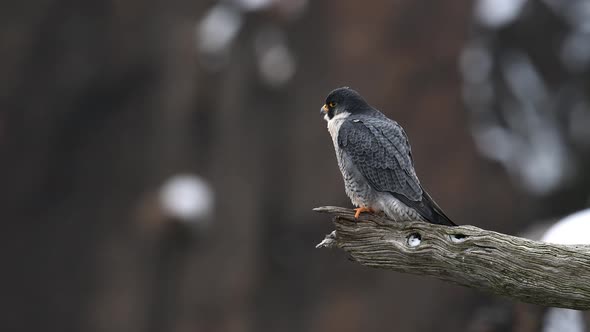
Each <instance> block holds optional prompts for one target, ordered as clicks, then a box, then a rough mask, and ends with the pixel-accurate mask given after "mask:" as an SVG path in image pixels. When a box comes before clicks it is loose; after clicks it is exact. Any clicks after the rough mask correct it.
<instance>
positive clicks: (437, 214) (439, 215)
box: [422, 188, 457, 226]
mask: <svg viewBox="0 0 590 332" xmlns="http://www.w3.org/2000/svg"><path fill="white" fill-rule="evenodd" d="M422 202H424V204H425V205H426V207H427V209H429V210H430V211H429V212H430V213H429V216H428V217H426V216H424V217H425V218H426V219H427V220H428V221H429V222H431V223H433V224H439V225H447V226H457V224H455V223H454V222H453V221H452V220H451V218H449V217H447V215H446V214H445V213H444V212H443V210H442V209H441V208H440V207H439V206H438V204H436V202H435V201H434V200H433V199H432V197H430V195H429V194H428V192H426V190H424V188H422Z"/></svg>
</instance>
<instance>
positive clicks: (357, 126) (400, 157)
mask: <svg viewBox="0 0 590 332" xmlns="http://www.w3.org/2000/svg"><path fill="white" fill-rule="evenodd" d="M321 114H322V115H323V116H324V119H325V120H326V121H327V122H328V131H329V132H330V135H331V136H332V141H333V142H334V149H336V157H337V159H338V166H339V167H340V171H341V172H342V176H343V177H344V185H345V188H346V194H347V195H348V197H350V200H351V201H352V203H353V204H354V205H355V206H357V207H358V208H357V209H355V210H356V214H355V218H358V217H359V215H360V214H361V212H381V211H382V212H384V213H385V215H386V216H387V217H389V218H390V219H392V220H395V221H410V220H422V221H426V222H430V223H433V224H440V225H448V226H456V225H455V223H453V222H452V221H451V220H450V219H449V217H447V216H446V215H445V214H444V212H443V211H442V210H441V209H440V207H438V205H437V204H436V203H435V202H434V200H433V199H432V198H431V197H430V195H429V194H428V193H427V192H426V190H424V188H423V187H422V185H420V181H419V180H418V177H417V176H416V171H415V170H414V161H413V160H412V152H411V150H410V144H409V142H408V138H407V136H406V133H405V132H404V130H403V129H402V127H401V126H400V125H399V124H397V122H395V121H393V120H391V119H389V118H387V117H386V116H385V115H383V113H381V112H379V111H378V110H377V109H375V108H373V107H371V106H370V105H369V104H367V102H366V101H365V100H364V99H363V97H361V95H360V94H359V93H358V92H356V91H354V90H353V89H350V88H348V87H344V88H339V89H336V90H334V91H332V92H330V94H329V95H328V97H327V98H326V102H325V104H324V106H322V109H321Z"/></svg>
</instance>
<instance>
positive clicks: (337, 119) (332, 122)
mask: <svg viewBox="0 0 590 332" xmlns="http://www.w3.org/2000/svg"><path fill="white" fill-rule="evenodd" d="M349 116H350V113H349V112H343V113H340V114H337V115H336V116H334V117H333V118H331V119H330V118H328V114H326V115H324V119H325V120H326V121H327V122H328V131H329V132H330V135H331V136H332V140H333V141H334V144H336V143H337V141H338V131H339V130H340V126H342V123H343V122H344V120H346V118H348V117H349Z"/></svg>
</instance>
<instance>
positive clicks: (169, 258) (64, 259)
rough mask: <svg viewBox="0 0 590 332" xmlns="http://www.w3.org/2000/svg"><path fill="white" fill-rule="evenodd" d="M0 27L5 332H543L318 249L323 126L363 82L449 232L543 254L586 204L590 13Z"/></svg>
mask: <svg viewBox="0 0 590 332" xmlns="http://www.w3.org/2000/svg"><path fill="white" fill-rule="evenodd" d="M0 18H1V20H0V22H1V23H0V25H1V26H2V29H0V42H1V47H0V73H1V76H0V105H1V107H0V152H1V158H2V159H1V161H2V162H1V163H0V184H1V185H0V202H1V203H0V204H1V209H0V218H1V220H2V222H3V223H2V225H3V227H2V231H1V232H0V234H2V237H3V240H2V254H1V256H0V257H2V259H1V260H0V262H1V264H2V272H1V274H0V285H1V286H0V287H1V288H0V290H1V291H0V295H1V299H2V300H1V301H0V303H2V307H1V309H2V310H1V312H2V314H1V320H0V329H1V330H2V331H126V332H133V331H179V332H188V331H205V332H217V331H219V332H226V331H227V332H242V331H244V332H247V331H286V332H289V331H312V332H314V331H340V332H355V331H482V332H483V331H521V332H526V331H540V330H543V329H544V324H545V323H544V319H543V315H544V312H545V310H544V309H543V308H539V307H534V306H530V305H525V304H519V303H513V302H511V301H508V300H504V299H498V298H495V297H492V296H489V295H487V294H483V293H480V292H476V291H473V290H470V289H467V288H462V287H458V286H454V285H451V284H447V283H443V282H440V281H437V280H434V279H431V278H423V277H420V276H413V275H404V274H399V273H395V272H389V271H383V270H373V269H369V268H366V267H362V266H360V265H358V264H355V263H352V262H350V261H348V259H347V257H346V256H345V255H344V254H343V253H342V252H339V251H337V250H332V251H330V250H317V249H315V248H314V247H315V244H317V243H318V242H319V241H321V240H322V239H323V237H324V235H325V234H327V233H329V232H330V231H331V230H332V226H331V223H330V220H329V217H327V216H325V215H318V214H314V213H313V212H312V211H311V209H312V208H313V207H316V206H321V205H341V206H350V201H349V200H348V198H347V197H346V196H345V193H344V188H343V183H342V179H341V175H340V173H339V171H338V168H337V165H336V159H335V155H334V151H333V147H332V142H331V140H330V138H329V134H328V132H327V130H326V128H325V127H326V125H325V122H324V120H323V119H322V118H321V116H320V114H319V108H320V106H321V105H322V104H323V101H324V98H325V96H326V95H327V93H328V92H329V91H330V90H331V89H333V88H336V87H340V86H344V85H346V86H350V87H353V88H355V89H356V90H358V91H359V92H360V93H361V94H362V95H363V96H364V97H365V98H366V99H367V100H368V101H369V102H370V103H371V104H372V105H374V106H376V107H377V108H379V109H381V110H382V111H383V112H384V113H385V114H386V115H388V116H389V117H391V118H393V119H395V120H397V121H398V122H399V123H400V124H402V125H403V126H404V128H405V129H406V132H407V134H408V135H409V137H410V141H411V143H412V147H413V155H414V159H415V163H416V167H417V172H418V175H419V176H420V179H421V181H422V183H423V184H424V185H425V186H426V187H427V188H428V189H429V191H430V193H431V194H432V196H433V197H434V198H435V199H436V200H437V202H438V203H439V205H441V206H442V207H443V209H444V210H445V211H446V213H447V214H448V215H449V216H450V217H451V218H452V219H453V220H455V221H456V222H457V223H459V224H471V225H475V226H478V227H482V228H486V229H491V230H496V231H500V232H505V233H509V234H521V235H523V234H524V235H526V236H530V237H533V238H534V237H535V236H537V237H539V236H540V235H539V234H540V232H542V229H543V227H546V225H550V224H551V222H552V220H555V219H556V218H560V217H561V216H563V215H566V214H568V213H572V212H575V211H578V210H581V209H584V208H585V207H586V206H587V205H588V198H589V196H590V195H589V193H590V172H589V171H588V169H589V167H590V155H589V154H588V152H589V150H590V99H589V96H590V91H589V83H590V80H589V77H590V76H589V75H588V74H589V73H588V68H590V67H589V65H590V25H589V24H590V5H589V3H588V2H587V1H581V0H580V1H574V0H572V1H567V2H560V1H553V0H538V1H533V0H479V1H473V2H472V1H466V0H460V1H446V2H433V1H415V0H396V1H391V0H379V1H370V2H367V1H364V2H360V1H353V0H344V1H321V0H320V1H309V0H233V1H232V0H226V1H213V0H210V1H186V0H171V1H161V0H148V1H137V0H127V1H108V0H107V1H71V0H37V1H20V2H13V3H3V4H2V10H0ZM589 222H590V221H589ZM578 327H579V326H578ZM582 328H583V327H582ZM561 331H567V330H564V329H561ZM570 331H584V330H572V329H570Z"/></svg>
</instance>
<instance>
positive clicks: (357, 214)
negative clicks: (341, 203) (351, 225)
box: [354, 206, 375, 219]
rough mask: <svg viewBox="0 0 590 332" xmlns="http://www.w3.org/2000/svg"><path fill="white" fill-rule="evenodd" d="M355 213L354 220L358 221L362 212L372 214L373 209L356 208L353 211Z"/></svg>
mask: <svg viewBox="0 0 590 332" xmlns="http://www.w3.org/2000/svg"><path fill="white" fill-rule="evenodd" d="M354 211H355V213H354V219H358V218H359V216H360V215H361V213H363V212H370V213H374V212H375V211H373V209H371V208H368V207H365V206H363V207H360V208H356V209H354Z"/></svg>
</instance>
